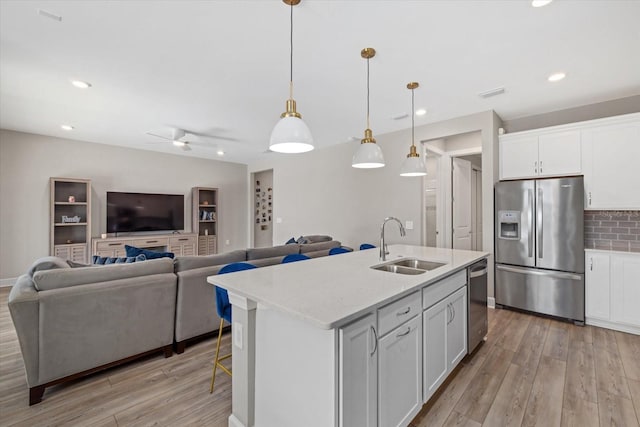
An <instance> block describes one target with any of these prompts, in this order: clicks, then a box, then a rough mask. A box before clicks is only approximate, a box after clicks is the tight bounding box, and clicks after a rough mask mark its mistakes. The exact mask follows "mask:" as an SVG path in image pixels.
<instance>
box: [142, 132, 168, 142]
mask: <svg viewBox="0 0 640 427" xmlns="http://www.w3.org/2000/svg"><path fill="white" fill-rule="evenodd" d="M145 133H146V134H147V135H150V136H155V137H156V138H160V139H164V140H165V141H173V140H172V139H171V138H167V137H166V136H162V135H158V134H155V133H151V132H145Z"/></svg>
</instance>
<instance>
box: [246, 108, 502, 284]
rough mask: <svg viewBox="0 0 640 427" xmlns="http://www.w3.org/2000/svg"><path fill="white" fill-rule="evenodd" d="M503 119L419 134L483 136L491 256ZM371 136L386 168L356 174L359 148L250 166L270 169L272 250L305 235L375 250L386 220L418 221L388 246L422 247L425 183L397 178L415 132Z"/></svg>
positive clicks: (483, 118) (468, 120) (451, 123)
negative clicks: (371, 245) (273, 191)
mask: <svg viewBox="0 0 640 427" xmlns="http://www.w3.org/2000/svg"><path fill="white" fill-rule="evenodd" d="M500 125H501V121H500V119H499V117H498V116H497V115H496V114H495V113H494V112H493V111H486V112H483V113H478V114H473V115H470V116H465V117H460V118H456V119H452V120H447V121H443V122H439V123H433V124H429V125H425V126H420V127H417V128H416V129H415V136H416V140H417V141H426V140H433V139H438V138H445V137H447V136H450V135H458V134H462V133H468V132H474V131H480V136H481V140H482V155H483V162H482V164H483V171H482V173H483V179H482V183H483V198H484V200H483V202H484V203H483V205H482V206H483V221H484V223H483V229H484V237H483V248H484V250H486V251H488V252H493V184H494V183H495V182H496V181H497V180H498V136H497V135H498V128H499V127H500ZM373 130H374V136H375V137H376V139H377V141H378V144H380V146H381V147H382V149H383V151H384V155H385V161H386V166H385V167H384V168H381V169H369V170H362V169H354V168H352V167H351V158H352V156H353V154H354V153H355V151H356V149H357V147H358V144H359V142H357V141H356V142H351V143H344V144H340V145H336V146H331V147H327V148H320V149H316V150H314V151H312V152H310V153H305V154H302V155H277V154H272V155H269V156H267V157H265V159H264V160H262V161H259V162H255V163H253V164H250V165H249V171H251V172H254V171H262V170H266V169H273V171H274V177H273V179H274V188H275V189H277V193H278V194H277V197H275V201H274V209H273V213H274V216H275V218H276V219H277V218H281V219H282V223H277V222H276V223H274V234H273V242H274V244H281V243H284V242H285V241H286V240H287V239H289V238H290V237H298V236H300V235H303V234H329V235H331V236H333V237H334V238H335V239H337V240H340V241H342V243H343V244H344V245H347V246H351V247H354V248H357V247H358V246H359V245H360V243H363V242H369V243H374V244H376V245H377V244H378V239H379V233H380V225H381V223H382V220H383V219H384V218H385V217H386V216H396V217H398V218H400V219H401V220H402V221H407V220H410V221H413V223H414V229H413V230H407V236H406V237H405V238H401V237H400V235H399V232H398V230H397V227H394V226H393V225H392V224H391V225H390V226H389V227H388V228H387V230H388V232H387V236H388V242H389V243H408V244H422V242H421V236H422V235H423V233H422V222H423V214H424V213H423V209H422V179H420V178H403V177H400V176H399V175H398V173H399V171H400V166H401V164H402V161H403V160H404V158H405V156H406V153H407V152H408V149H409V145H410V141H411V129H407V130H403V131H398V132H394V133H389V134H385V135H377V134H375V124H374V126H373ZM490 262H491V268H490V271H491V274H490V277H489V283H490V286H489V295H490V296H493V274H492V270H493V267H492V266H493V264H492V262H493V257H491V258H490Z"/></svg>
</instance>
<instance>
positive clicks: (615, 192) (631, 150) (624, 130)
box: [582, 114, 640, 209]
mask: <svg viewBox="0 0 640 427" xmlns="http://www.w3.org/2000/svg"><path fill="white" fill-rule="evenodd" d="M615 121H616V122H617V123H614V124H609V125H601V126H597V127H593V128H590V129H586V130H584V131H583V132H582V165H583V170H584V187H585V208H586V209H640V190H639V188H640V186H639V184H638V161H639V160H640V114H634V115H629V116H623V118H617V119H615Z"/></svg>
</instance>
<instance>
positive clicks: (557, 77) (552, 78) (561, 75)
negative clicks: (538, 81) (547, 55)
mask: <svg viewBox="0 0 640 427" xmlns="http://www.w3.org/2000/svg"><path fill="white" fill-rule="evenodd" d="M566 76H567V75H566V74H565V73H553V74H551V75H550V76H549V77H548V78H547V80H549V81H550V82H559V81H560V80H562V79H564V78H565V77H566Z"/></svg>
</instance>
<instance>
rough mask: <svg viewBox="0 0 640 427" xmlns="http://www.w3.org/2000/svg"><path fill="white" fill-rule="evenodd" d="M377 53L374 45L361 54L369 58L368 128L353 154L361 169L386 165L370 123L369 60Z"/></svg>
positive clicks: (354, 165) (353, 164)
mask: <svg viewBox="0 0 640 427" xmlns="http://www.w3.org/2000/svg"><path fill="white" fill-rule="evenodd" d="M375 55H376V51H375V49H374V48H372V47H367V48H364V49H362V51H361V52H360V56H362V57H363V58H365V59H366V60H367V128H366V129H365V131H364V138H363V139H362V140H361V141H360V146H359V147H358V151H356V154H355V155H354V156H353V160H352V162H351V166H353V167H354V168H360V169H371V168H381V167H383V166H384V156H383V155H382V149H381V148H380V146H379V145H378V144H376V139H375V138H374V137H373V132H372V131H371V126H370V124H369V60H370V59H371V58H373V57H374V56H375Z"/></svg>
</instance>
